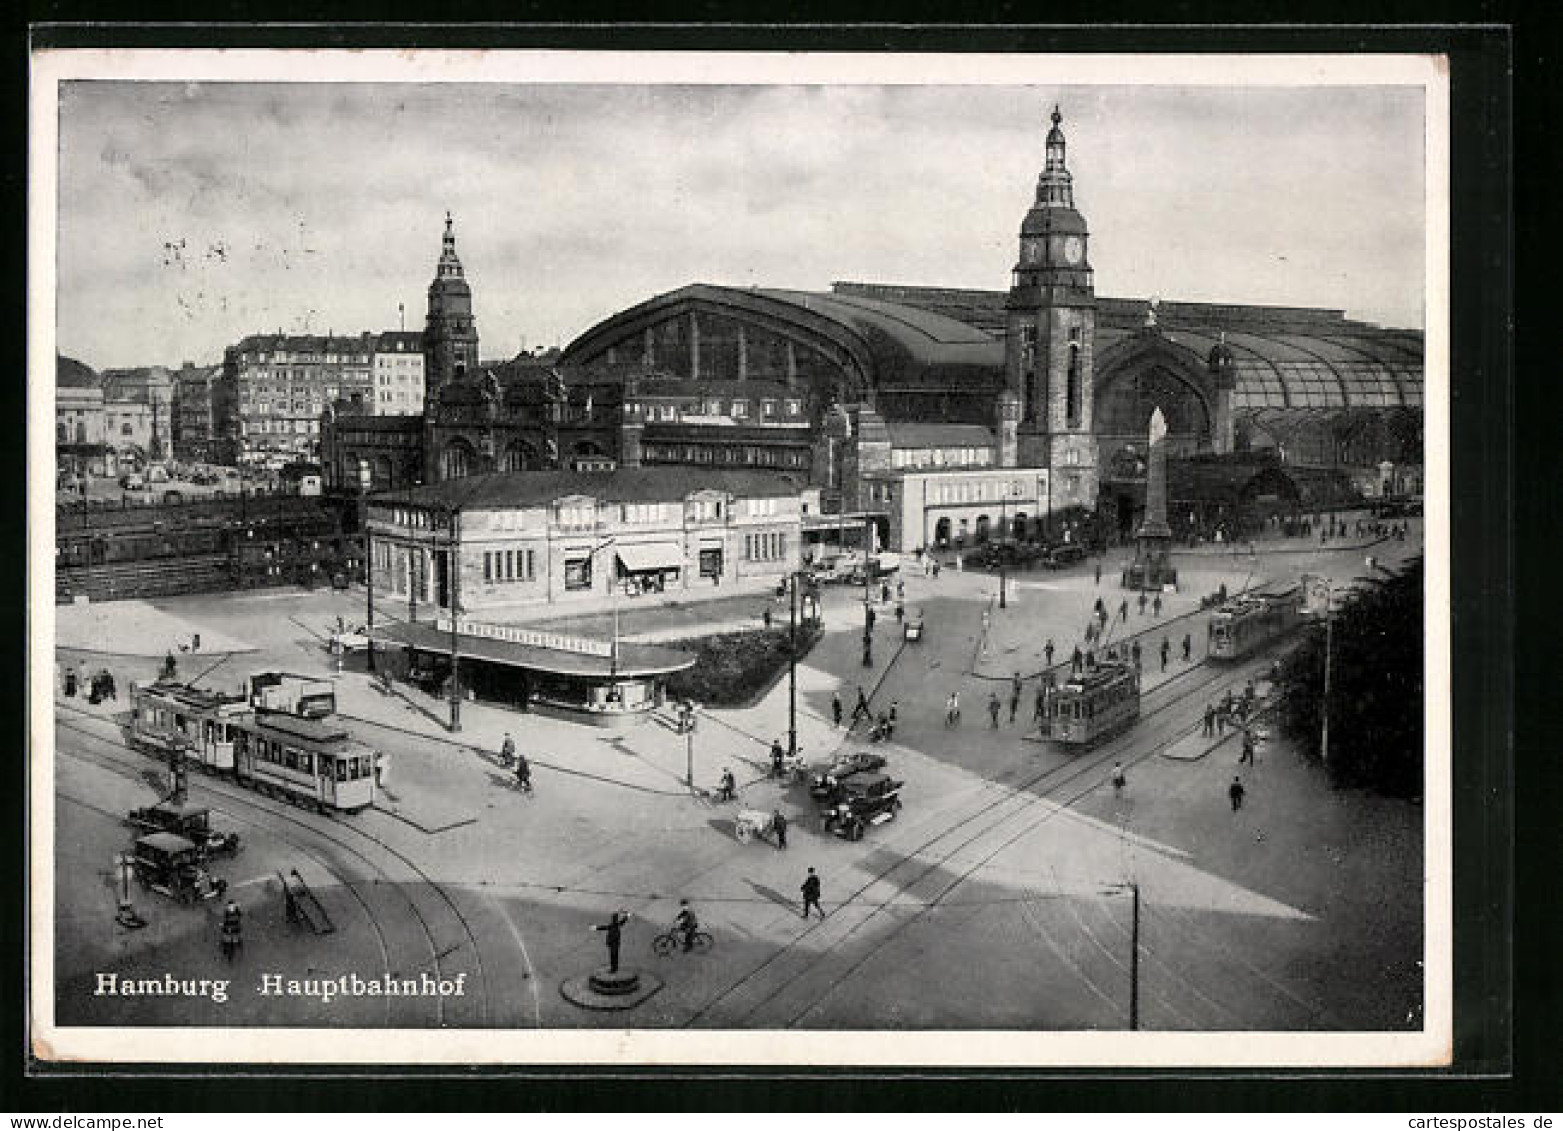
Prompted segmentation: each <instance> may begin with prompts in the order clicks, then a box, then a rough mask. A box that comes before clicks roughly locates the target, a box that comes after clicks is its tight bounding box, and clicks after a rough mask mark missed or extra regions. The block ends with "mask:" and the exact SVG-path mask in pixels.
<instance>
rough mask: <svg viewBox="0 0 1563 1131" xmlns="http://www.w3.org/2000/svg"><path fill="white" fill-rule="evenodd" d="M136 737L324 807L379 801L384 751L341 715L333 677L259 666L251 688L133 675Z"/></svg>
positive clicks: (149, 746) (138, 743)
mask: <svg viewBox="0 0 1563 1131" xmlns="http://www.w3.org/2000/svg"><path fill="white" fill-rule="evenodd" d="M130 694H131V720H130V728H129V729H130V743H131V745H132V746H133V747H135V748H136V749H138V750H142V751H144V752H146V753H148V754H154V755H157V756H159V757H163V758H167V757H170V756H172V755H174V754H175V752H176V751H177V752H182V753H183V755H184V757H185V759H187V760H189V761H193V762H194V763H195V764H196V765H197V767H198V768H200V769H201V770H203V771H205V772H207V773H219V772H222V773H231V774H232V775H233V776H234V779H235V780H236V781H238V782H239V784H241V785H244V786H247V787H249V788H251V789H255V790H258V791H260V792H262V793H265V794H268V795H270V796H273V797H282V798H284V799H286V800H288V801H291V802H293V803H294V804H301V805H312V806H314V807H316V808H318V809H320V810H321V811H322V812H348V813H355V812H357V811H359V810H360V809H363V808H365V807H367V806H369V805H372V804H373V803H374V793H375V789H374V763H375V757H376V754H375V751H374V750H372V749H371V748H369V747H367V746H364V745H363V744H361V743H358V742H355V741H353V739H352V737H351V736H350V734H349V733H348V731H347V728H346V725H345V724H344V723H343V722H342V721H341V720H340V719H338V718H336V716H335V715H334V711H335V708H336V689H335V687H334V686H333V685H332V683H331V682H330V681H329V680H321V679H314V678H312V677H308V676H295V675H288V674H286V673H278V672H266V673H262V674H259V675H255V676H252V677H251V678H250V680H249V686H248V692H247V693H246V694H232V695H230V694H225V693H223V692H219V691H207V690H203V689H200V688H194V687H190V686H188V685H186V684H183V683H177V682H174V681H172V680H159V681H158V682H156V683H149V684H132V685H131V688H130Z"/></svg>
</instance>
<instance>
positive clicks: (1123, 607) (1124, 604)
mask: <svg viewBox="0 0 1563 1131" xmlns="http://www.w3.org/2000/svg"><path fill="white" fill-rule="evenodd" d="M1118 619H1119V620H1121V621H1123V623H1124V624H1128V623H1129V598H1127V597H1125V598H1124V599H1123V600H1122V601H1120V602H1118Z"/></svg>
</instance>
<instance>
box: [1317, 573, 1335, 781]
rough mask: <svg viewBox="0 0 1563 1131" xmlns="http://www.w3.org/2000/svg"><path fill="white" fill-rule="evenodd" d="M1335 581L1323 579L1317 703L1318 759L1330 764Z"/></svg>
mask: <svg viewBox="0 0 1563 1131" xmlns="http://www.w3.org/2000/svg"><path fill="white" fill-rule="evenodd" d="M1334 604H1335V583H1334V582H1333V581H1331V580H1330V579H1329V578H1325V579H1324V696H1323V701H1322V702H1321V703H1320V704H1319V715H1320V719H1321V722H1320V724H1319V761H1320V762H1321V763H1323V764H1324V765H1326V766H1328V765H1329V764H1330V644H1331V637H1332V635H1333V632H1332V629H1333V628H1334V624H1335V617H1334V609H1333V608H1332V606H1333V605H1334Z"/></svg>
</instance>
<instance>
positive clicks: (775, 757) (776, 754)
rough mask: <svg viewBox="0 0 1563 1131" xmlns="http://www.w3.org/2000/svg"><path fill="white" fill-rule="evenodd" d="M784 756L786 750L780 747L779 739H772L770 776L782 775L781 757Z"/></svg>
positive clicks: (777, 776)
mask: <svg viewBox="0 0 1563 1131" xmlns="http://www.w3.org/2000/svg"><path fill="white" fill-rule="evenodd" d="M786 756H787V752H786V751H785V750H783V749H782V744H781V739H779V738H775V739H772V740H771V776H772V777H774V778H779V777H781V776H782V759H784V758H785V757H786Z"/></svg>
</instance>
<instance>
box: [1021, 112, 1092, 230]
mask: <svg viewBox="0 0 1563 1131" xmlns="http://www.w3.org/2000/svg"><path fill="white" fill-rule="evenodd" d="M1052 120H1053V127H1052V128H1051V129H1050V130H1048V131H1047V158H1046V160H1045V161H1044V162H1043V165H1042V174H1041V175H1040V176H1039V177H1038V178H1037V198H1036V201H1035V203H1033V204H1032V206H1031V211H1030V212H1029V213H1027V214H1026V219H1025V221H1024V222H1023V223H1022V224H1021V229H1020V232H1021V235H1042V234H1045V233H1048V232H1084V231H1085V221H1084V220H1083V219H1082V218H1081V216H1080V214H1079V213H1078V212H1076V211H1075V188H1074V178H1073V177H1072V176H1070V173H1069V166H1068V164H1067V163H1066V161H1065V153H1066V147H1065V143H1064V129H1063V121H1064V115H1063V113H1062V112H1061V111H1060V110H1059V108H1058V107H1057V106H1054V107H1053V113H1052Z"/></svg>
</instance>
